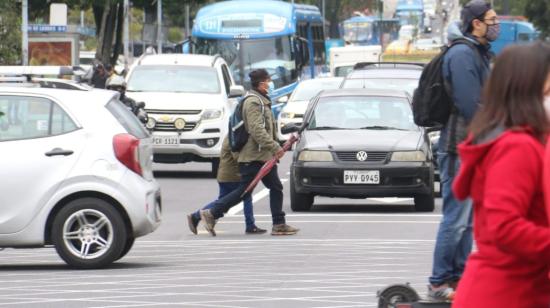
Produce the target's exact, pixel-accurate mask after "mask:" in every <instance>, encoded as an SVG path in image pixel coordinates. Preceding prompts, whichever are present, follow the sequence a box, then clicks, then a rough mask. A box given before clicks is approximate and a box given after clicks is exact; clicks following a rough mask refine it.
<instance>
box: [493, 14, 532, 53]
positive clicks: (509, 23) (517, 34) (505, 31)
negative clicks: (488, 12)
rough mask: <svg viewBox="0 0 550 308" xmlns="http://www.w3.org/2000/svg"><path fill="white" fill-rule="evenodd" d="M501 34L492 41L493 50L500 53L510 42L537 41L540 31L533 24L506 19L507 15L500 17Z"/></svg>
mask: <svg viewBox="0 0 550 308" xmlns="http://www.w3.org/2000/svg"><path fill="white" fill-rule="evenodd" d="M500 19H501V20H500V35H499V36H498V38H497V39H496V40H495V41H494V42H491V50H492V51H493V52H494V53H495V54H499V53H500V52H501V51H502V50H503V49H504V48H505V47H506V46H508V45H510V44H525V43H529V42H533V41H536V40H537V39H538V38H539V35H540V33H539V32H538V31H537V30H536V29H535V27H534V26H533V24H531V23H529V22H526V21H520V20H514V19H510V20H506V16H502V17H501V18H500Z"/></svg>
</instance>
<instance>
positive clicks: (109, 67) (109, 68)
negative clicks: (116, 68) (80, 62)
mask: <svg viewBox="0 0 550 308" xmlns="http://www.w3.org/2000/svg"><path fill="white" fill-rule="evenodd" d="M105 69H106V70H108V71H111V70H112V69H113V66H112V65H111V63H107V64H105Z"/></svg>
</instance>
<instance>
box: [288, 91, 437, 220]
mask: <svg viewBox="0 0 550 308" xmlns="http://www.w3.org/2000/svg"><path fill="white" fill-rule="evenodd" d="M410 100H411V98H410V96H409V94H407V93H406V92H405V91H398V90H390V91H388V90H372V89H338V90H330V91H323V92H321V93H320V94H319V95H318V96H317V97H315V98H314V99H313V100H312V101H311V103H310V104H309V107H308V110H307V111H306V114H305V117H304V124H303V125H304V127H303V131H302V133H301V136H302V137H301V139H300V141H299V142H298V144H297V145H296V151H294V157H293V161H292V166H291V183H290V187H291V188H290V189H291V191H290V198H291V201H290V202H291V208H292V210H294V211H307V210H309V209H310V208H311V206H312V205H313V201H314V197H315V196H328V197H347V198H368V197H413V198H414V204H415V209H416V210H417V211H433V209H434V197H433V181H434V166H433V157H432V152H431V149H430V140H429V138H428V136H427V133H426V132H425V131H424V130H423V129H422V128H420V127H418V126H416V125H415V124H414V122H413V116H412V109H411V105H410Z"/></svg>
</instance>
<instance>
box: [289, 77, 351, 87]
mask: <svg viewBox="0 0 550 308" xmlns="http://www.w3.org/2000/svg"><path fill="white" fill-rule="evenodd" d="M342 80H344V77H317V78H315V79H306V80H302V81H300V83H299V85H302V86H307V85H308V84H323V83H338V82H341V81H342Z"/></svg>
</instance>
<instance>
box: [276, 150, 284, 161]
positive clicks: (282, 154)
mask: <svg viewBox="0 0 550 308" xmlns="http://www.w3.org/2000/svg"><path fill="white" fill-rule="evenodd" d="M284 155H285V150H283V149H279V151H277V153H275V158H277V160H280V159H281V158H282V157H283V156H284Z"/></svg>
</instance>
